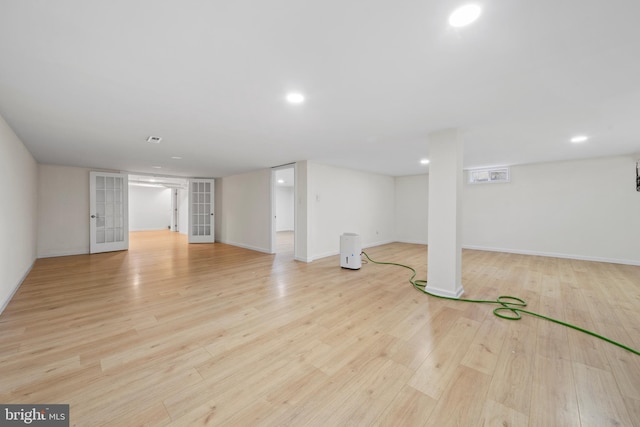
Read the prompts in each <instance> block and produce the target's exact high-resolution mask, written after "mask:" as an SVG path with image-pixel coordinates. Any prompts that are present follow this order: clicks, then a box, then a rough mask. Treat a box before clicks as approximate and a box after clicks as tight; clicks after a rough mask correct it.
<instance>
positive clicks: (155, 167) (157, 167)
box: [151, 166, 162, 169]
mask: <svg viewBox="0 0 640 427" xmlns="http://www.w3.org/2000/svg"><path fill="white" fill-rule="evenodd" d="M151 167H152V168H154V169H162V166H151Z"/></svg>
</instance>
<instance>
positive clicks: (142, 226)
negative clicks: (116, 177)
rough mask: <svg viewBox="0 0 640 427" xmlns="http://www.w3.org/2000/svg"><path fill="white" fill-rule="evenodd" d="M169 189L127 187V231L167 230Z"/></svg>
mask: <svg viewBox="0 0 640 427" xmlns="http://www.w3.org/2000/svg"><path fill="white" fill-rule="evenodd" d="M170 224H171V189H170V188H165V187H143V186H140V185H129V231H150V230H168V229H169V228H168V227H169V225H170Z"/></svg>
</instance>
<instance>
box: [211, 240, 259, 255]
mask: <svg viewBox="0 0 640 427" xmlns="http://www.w3.org/2000/svg"><path fill="white" fill-rule="evenodd" d="M217 242H220V243H224V244H225V245H231V246H237V247H239V248H243V249H250V250H252V251H257V252H262V253H265V254H271V251H270V250H269V249H268V248H259V247H257V246H251V245H245V244H244V243H237V242H230V241H226V240H217Z"/></svg>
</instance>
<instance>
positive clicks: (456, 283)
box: [426, 129, 464, 298]
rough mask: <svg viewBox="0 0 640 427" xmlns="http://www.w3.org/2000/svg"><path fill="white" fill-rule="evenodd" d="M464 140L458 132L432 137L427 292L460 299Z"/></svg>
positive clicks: (430, 138)
mask: <svg viewBox="0 0 640 427" xmlns="http://www.w3.org/2000/svg"><path fill="white" fill-rule="evenodd" d="M462 179H463V173H462V138H461V137H460V135H459V132H458V130H457V129H446V130H442V131H438V132H433V133H431V134H429V220H428V226H429V234H428V244H429V247H428V265H427V288H426V289H427V291H429V292H430V293H433V294H436V295H441V296H446V297H453V298H459V297H460V296H461V295H462V293H463V292H464V289H463V288H462V240H461V233H462V224H461V218H462V215H461V211H460V210H461V208H462Z"/></svg>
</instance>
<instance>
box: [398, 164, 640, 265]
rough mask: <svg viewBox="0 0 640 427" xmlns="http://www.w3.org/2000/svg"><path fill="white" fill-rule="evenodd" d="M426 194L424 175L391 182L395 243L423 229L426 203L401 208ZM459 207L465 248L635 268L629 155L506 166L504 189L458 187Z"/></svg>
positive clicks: (638, 214)
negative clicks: (508, 173) (460, 190)
mask: <svg viewBox="0 0 640 427" xmlns="http://www.w3.org/2000/svg"><path fill="white" fill-rule="evenodd" d="M427 191H428V178H426V179H425V178H422V179H421V178H418V177H402V178H396V239H397V240H399V241H407V242H411V241H412V240H413V239H412V238H411V236H410V233H411V230H416V231H418V230H422V229H423V228H422V227H424V221H426V217H427V214H426V206H423V205H421V204H420V203H421V202H419V203H418V204H417V205H415V208H420V209H417V210H422V209H423V208H424V210H425V212H424V215H422V214H417V213H416V212H414V213H409V210H408V209H409V208H410V207H411V206H412V205H413V204H414V202H415V201H416V200H417V199H416V198H415V196H419V195H421V194H426V192H427ZM462 202H463V203H462V204H463V206H462V243H463V246H464V247H466V248H472V249H482V250H495V251H502V252H514V253H523V254H532V255H546V256H555V257H567V258H575V259H586V260H598V261H606V262H617V263H625V264H635V265H640V221H639V218H640V193H638V192H636V191H635V162H634V159H632V158H631V157H607V158H599V159H588V160H575V161H567V162H554V163H542V164H533V165H522V166H513V167H511V182H510V183H508V184H475V185H472V184H464V186H463V194H462ZM423 233H424V238H425V239H426V236H427V233H426V230H424V231H423ZM420 243H424V242H420Z"/></svg>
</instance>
